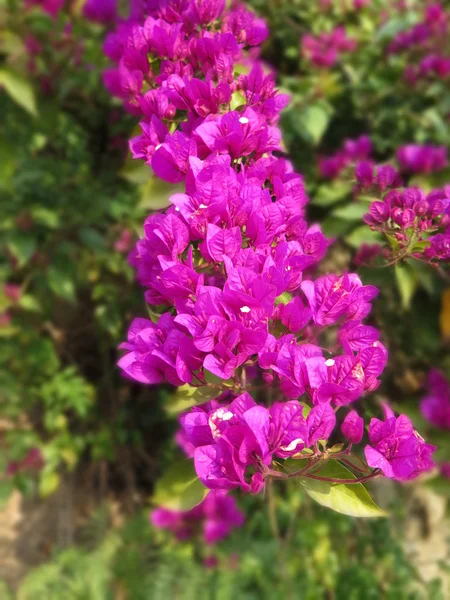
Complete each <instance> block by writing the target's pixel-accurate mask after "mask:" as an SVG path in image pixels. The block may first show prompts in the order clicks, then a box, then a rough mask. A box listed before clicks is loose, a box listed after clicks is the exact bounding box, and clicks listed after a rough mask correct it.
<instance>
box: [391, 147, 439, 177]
mask: <svg viewBox="0 0 450 600" xmlns="http://www.w3.org/2000/svg"><path fill="white" fill-rule="evenodd" d="M397 160H398V162H399V165H400V168H401V169H402V171H406V172H408V173H432V172H434V171H441V170H442V169H445V168H446V167H447V165H448V160H447V148H446V147H445V146H432V145H431V144H426V145H423V146H421V145H419V144H407V145H406V146H401V147H400V148H399V149H398V150H397Z"/></svg>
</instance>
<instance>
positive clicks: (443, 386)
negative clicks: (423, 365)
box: [420, 369, 450, 430]
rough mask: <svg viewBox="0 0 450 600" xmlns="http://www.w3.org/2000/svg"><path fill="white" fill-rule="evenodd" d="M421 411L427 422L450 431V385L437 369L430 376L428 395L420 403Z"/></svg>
mask: <svg viewBox="0 0 450 600" xmlns="http://www.w3.org/2000/svg"><path fill="white" fill-rule="evenodd" d="M420 410H421V412H422V414H423V416H424V417H425V419H427V421H429V422H430V423H432V424H433V425H435V426H436V427H439V428H440V429H449V430H450V384H449V382H448V381H447V379H446V378H445V377H444V376H443V375H442V373H440V372H439V371H437V370H436V369H432V370H431V371H430V372H429V374H428V382H427V395H426V396H425V397H424V398H423V399H422V401H421V403H420Z"/></svg>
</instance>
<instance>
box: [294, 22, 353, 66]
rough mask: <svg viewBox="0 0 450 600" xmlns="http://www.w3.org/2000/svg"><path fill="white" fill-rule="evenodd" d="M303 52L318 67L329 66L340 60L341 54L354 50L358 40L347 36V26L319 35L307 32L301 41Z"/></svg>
mask: <svg viewBox="0 0 450 600" xmlns="http://www.w3.org/2000/svg"><path fill="white" fill-rule="evenodd" d="M301 46H302V54H303V56H304V57H305V58H306V59H307V60H308V61H309V62H311V64H313V65H314V66H316V67H320V68H325V69H327V68H329V67H332V66H333V65H334V64H336V62H337V61H338V60H339V57H340V55H341V54H343V53H345V52H354V51H355V50H356V46H357V42H356V40H355V39H353V38H349V37H347V32H346V31H345V27H342V26H337V27H335V28H334V29H333V30H332V31H330V32H324V33H321V34H320V35H318V36H313V35H311V34H306V35H304V36H303V38H302V41H301Z"/></svg>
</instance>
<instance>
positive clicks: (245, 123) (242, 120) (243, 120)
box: [239, 117, 248, 125]
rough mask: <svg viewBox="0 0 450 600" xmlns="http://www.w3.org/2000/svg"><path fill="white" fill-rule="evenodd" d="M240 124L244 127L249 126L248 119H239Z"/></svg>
mask: <svg viewBox="0 0 450 600" xmlns="http://www.w3.org/2000/svg"><path fill="white" fill-rule="evenodd" d="M239 123H242V125H247V123H248V119H247V117H241V118H240V119H239Z"/></svg>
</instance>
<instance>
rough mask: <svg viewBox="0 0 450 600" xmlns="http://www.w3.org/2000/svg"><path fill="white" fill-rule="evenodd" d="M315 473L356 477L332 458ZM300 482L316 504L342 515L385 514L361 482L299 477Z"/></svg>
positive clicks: (372, 515)
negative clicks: (331, 481)
mask: <svg viewBox="0 0 450 600" xmlns="http://www.w3.org/2000/svg"><path fill="white" fill-rule="evenodd" d="M317 475H320V476H321V477H332V478H336V479H337V478H339V479H356V477H355V476H354V475H353V473H352V472H351V471H349V470H348V469H346V468H345V467H344V466H343V465H341V464H340V463H339V462H337V461H334V460H329V461H328V462H327V463H326V464H325V466H324V467H323V469H321V470H320V471H319V473H317ZM300 483H301V485H302V486H303V488H304V489H305V491H306V493H307V494H308V496H310V497H311V498H312V499H313V500H315V501H316V502H317V503H318V504H320V505H321V506H325V507H327V508H331V509H332V510H335V511H336V512H338V513H341V514H343V515H349V516H351V517H366V518H375V517H385V516H386V513H385V512H384V511H383V510H381V508H380V507H379V506H377V505H376V504H375V502H374V501H373V500H372V498H371V497H370V494H369V492H368V491H367V490H366V488H365V487H364V486H363V485H362V484H361V483H355V484H343V483H329V482H327V481H315V480H314V479H300Z"/></svg>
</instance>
